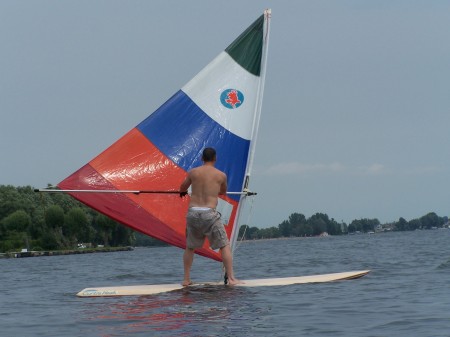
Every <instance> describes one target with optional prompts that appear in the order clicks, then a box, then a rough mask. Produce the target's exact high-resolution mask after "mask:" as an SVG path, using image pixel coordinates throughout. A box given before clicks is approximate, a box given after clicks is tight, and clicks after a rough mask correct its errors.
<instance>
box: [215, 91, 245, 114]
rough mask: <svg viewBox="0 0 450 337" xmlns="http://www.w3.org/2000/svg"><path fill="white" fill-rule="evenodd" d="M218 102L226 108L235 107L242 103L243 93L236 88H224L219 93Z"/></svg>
mask: <svg viewBox="0 0 450 337" xmlns="http://www.w3.org/2000/svg"><path fill="white" fill-rule="evenodd" d="M220 102H221V103H222V105H223V106H224V107H226V108H228V109H236V108H239V107H240V106H241V105H242V103H244V94H243V93H242V92H240V91H239V90H237V89H226V90H224V91H222V94H221V95H220Z"/></svg>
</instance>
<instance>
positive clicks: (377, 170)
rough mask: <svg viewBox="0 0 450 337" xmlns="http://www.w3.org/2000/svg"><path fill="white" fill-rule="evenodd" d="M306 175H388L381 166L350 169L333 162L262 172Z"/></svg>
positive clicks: (291, 165) (278, 166)
mask: <svg viewBox="0 0 450 337" xmlns="http://www.w3.org/2000/svg"><path fill="white" fill-rule="evenodd" d="M307 173H342V174H353V175H380V174H386V173H388V170H387V169H386V167H385V166H384V165H382V164H378V163H374V164H371V165H367V166H358V167H351V166H348V165H344V164H341V163H339V162H334V163H330V164H321V163H317V164H306V163H300V162H289V163H278V164H276V165H273V166H271V167H269V168H267V169H266V170H265V171H264V174H266V175H302V174H307Z"/></svg>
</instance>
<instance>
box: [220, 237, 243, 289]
mask: <svg viewBox="0 0 450 337" xmlns="http://www.w3.org/2000/svg"><path fill="white" fill-rule="evenodd" d="M220 254H221V255H222V261H223V265H224V266H225V271H226V273H227V276H228V284H229V285H234V284H238V283H243V282H242V281H239V280H238V279H236V278H235V277H234V272H233V255H232V254H231V248H230V245H229V244H228V245H226V246H225V247H222V248H220Z"/></svg>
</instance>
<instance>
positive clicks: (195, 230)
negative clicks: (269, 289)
mask: <svg viewBox="0 0 450 337" xmlns="http://www.w3.org/2000/svg"><path fill="white" fill-rule="evenodd" d="M202 160H203V165H202V166H199V167H196V168H194V169H192V170H190V171H189V172H188V175H187V177H186V179H185V180H184V181H183V182H182V183H181V186H180V196H181V197H183V196H185V195H186V194H187V190H188V188H189V186H191V185H192V193H191V200H190V202H189V210H188V213H187V215H186V222H187V224H186V250H185V251H184V255H183V263H184V280H183V286H188V285H190V284H192V281H191V277H190V273H191V267H192V262H193V261H194V251H195V249H196V248H200V247H202V246H203V243H204V241H205V237H208V240H209V243H210V245H211V248H213V249H218V248H219V249H220V253H221V255H222V260H223V264H224V266H225V271H226V273H227V276H228V284H230V285H234V284H238V283H242V282H241V281H239V280H238V279H236V278H235V277H234V273H233V257H232V254H231V249H230V242H229V240H228V237H227V234H226V232H225V228H224V226H223V224H222V222H221V221H220V214H219V213H218V212H217V211H216V207H217V203H218V196H219V195H225V194H226V193H227V176H226V174H225V173H223V172H222V171H219V170H218V169H216V168H215V167H214V165H215V163H216V150H214V149H213V148H210V147H208V148H205V149H204V150H203V155H202Z"/></svg>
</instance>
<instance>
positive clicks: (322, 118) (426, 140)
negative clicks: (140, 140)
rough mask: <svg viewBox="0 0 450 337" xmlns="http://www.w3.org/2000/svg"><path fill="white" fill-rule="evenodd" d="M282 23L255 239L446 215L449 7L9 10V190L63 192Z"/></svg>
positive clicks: (0, 8) (301, 4)
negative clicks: (206, 71) (190, 86)
mask: <svg viewBox="0 0 450 337" xmlns="http://www.w3.org/2000/svg"><path fill="white" fill-rule="evenodd" d="M265 8H271V9H272V21H271V31H270V45H269V55H268V65H267V74H266V85H265V92H264V101H263V108H262V117H261V124H260V129H259V135H258V139H257V145H256V153H255V162H254V166H253V172H252V177H251V181H250V187H251V189H252V190H253V191H255V192H257V193H258V195H257V197H256V198H255V200H254V205H253V208H252V217H251V220H250V222H249V224H250V225H252V226H256V227H259V228H264V227H271V226H278V224H280V223H281V222H282V221H284V220H286V219H288V217H289V215H290V214H292V213H302V214H304V215H305V216H306V217H310V216H311V215H313V214H315V213H317V212H320V213H326V214H327V215H328V216H329V217H330V218H333V219H335V220H336V221H338V222H341V221H343V222H346V223H350V222H351V221H352V220H354V219H361V218H369V219H373V218H377V219H378V220H380V222H381V223H387V222H392V221H398V219H399V218H400V217H403V218H405V219H406V220H411V219H414V218H418V217H421V216H422V215H425V214H427V213H429V212H435V213H436V214H438V215H439V216H448V215H449V208H450V188H449V182H450V154H449V145H450V113H449V112H450V91H449V90H450V43H449V39H450V2H448V1H433V0H424V1H412V0H408V1H406V0H404V1H396V0H390V1H387V0H380V1H360V0H353V1H351V0H341V1H335V0H328V1H326V0H317V1H302V0H292V1H288V0H284V1H282V0H277V1H261V0H247V1H235V0H229V1H226V2H219V1H207V0H191V1H183V0H178V1H176V0H155V1H144V0H141V1H136V0H130V1H117V0H116V1H114V0H113V1H109V0H108V1H106V0H104V1H98V0H81V1H79V0H77V1H46V0H41V1H32V0H24V1H15V0H3V1H1V2H0V158H1V159H0V184H1V185H14V186H26V185H31V186H33V187H36V188H42V187H46V186H47V184H57V183H59V182H60V181H62V180H63V179H64V178H66V177H67V176H68V175H70V174H71V173H73V172H74V171H76V170H77V169H78V168H80V167H81V166H83V165H84V164H86V163H87V162H89V161H90V160H91V159H92V158H94V157H95V156H97V155H98V154H99V153H100V152H101V151H103V150H104V149H106V148H107V147H109V146H110V145H111V144H112V143H113V142H114V141H116V140H117V139H118V138H120V137H121V136H122V135H123V134H125V133H126V132H127V131H129V130H130V129H131V128H133V127H134V126H136V125H137V124H138V123H139V122H141V121H142V120H143V119H144V118H146V117H147V116H148V115H149V114H150V113H151V112H153V111H154V110H155V109H157V108H158V107H159V106H160V105H161V104H162V103H164V102H165V101H166V100H167V99H168V98H170V97H171V96H172V94H173V93H175V92H176V91H178V90H179V89H180V88H181V87H182V86H183V85H184V84H185V83H187V82H188V81H189V80H190V79H191V78H192V77H193V76H195V75H196V74H197V72H198V71H200V70H201V69H202V68H203V67H204V66H206V64H208V63H209V62H210V61H211V60H212V59H213V58H214V57H215V56H216V55H218V54H219V53H220V52H221V51H222V50H223V49H225V48H226V47H227V46H228V45H229V44H230V43H231V42H232V41H233V40H234V39H235V38H236V37H237V36H238V35H239V34H240V33H241V32H242V31H243V30H244V29H245V28H246V27H248V26H249V25H250V24H251V23H252V22H253V21H254V20H255V19H256V18H257V17H258V16H260V15H261V14H262V12H263V10H264V9H265Z"/></svg>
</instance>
